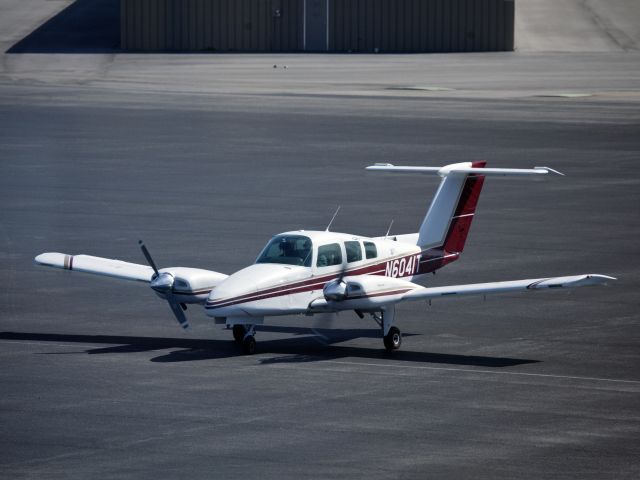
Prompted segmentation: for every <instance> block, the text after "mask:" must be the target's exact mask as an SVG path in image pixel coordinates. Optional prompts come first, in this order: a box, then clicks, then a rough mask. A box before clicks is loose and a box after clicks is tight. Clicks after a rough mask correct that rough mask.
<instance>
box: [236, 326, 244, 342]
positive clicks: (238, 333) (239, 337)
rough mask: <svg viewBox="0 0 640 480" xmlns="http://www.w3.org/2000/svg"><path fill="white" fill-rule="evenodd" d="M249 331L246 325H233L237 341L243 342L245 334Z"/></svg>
mask: <svg viewBox="0 0 640 480" xmlns="http://www.w3.org/2000/svg"><path fill="white" fill-rule="evenodd" d="M246 333H247V331H246V330H245V328H244V325H234V326H233V339H234V340H235V341H236V342H237V343H242V340H243V339H244V336H245V334H246Z"/></svg>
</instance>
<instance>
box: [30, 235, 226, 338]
mask: <svg viewBox="0 0 640 480" xmlns="http://www.w3.org/2000/svg"><path fill="white" fill-rule="evenodd" d="M140 247H141V248H142V253H143V254H144V256H145V257H146V258H147V260H148V262H149V266H147V265H140V264H137V263H130V262H123V261H122V260H114V259H111V258H103V257H93V256H91V255H68V254H66V253H58V252H46V253H41V254H40V255H38V256H37V257H36V258H35V262H36V263H37V264H38V265H44V266H47V267H54V268H62V269H65V270H72V271H75V272H84V273H93V274H96V275H103V276H107V277H113V278H119V279H122V280H133V281H137V282H145V283H148V284H149V286H150V287H151V289H152V290H154V291H155V292H156V293H157V294H158V295H159V296H160V297H161V298H163V299H164V300H166V301H167V302H168V303H169V306H170V307H171V311H172V312H173V314H174V316H175V317H176V319H177V320H178V323H180V325H181V326H182V327H183V328H188V326H189V322H188V321H187V318H186V317H185V314H184V310H186V309H187V307H186V305H187V304H189V303H202V304H203V303H204V302H205V301H206V299H207V297H208V295H209V293H210V292H211V290H212V289H214V288H215V287H216V286H217V285H218V284H219V283H220V282H222V281H223V280H224V279H225V278H227V275H225V274H224V273H219V272H214V271H211V270H203V269H200V268H188V267H169V268H163V269H160V270H158V268H157V267H156V264H155V263H154V262H153V259H152V258H151V255H150V254H149V251H148V250H147V248H146V247H145V246H144V244H143V243H142V242H140Z"/></svg>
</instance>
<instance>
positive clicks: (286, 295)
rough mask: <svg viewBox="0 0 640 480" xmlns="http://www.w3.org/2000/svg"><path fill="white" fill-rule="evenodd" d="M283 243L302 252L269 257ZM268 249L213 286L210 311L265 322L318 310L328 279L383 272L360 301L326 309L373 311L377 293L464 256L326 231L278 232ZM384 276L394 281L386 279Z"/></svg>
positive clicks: (244, 320)
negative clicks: (271, 318) (251, 262)
mask: <svg viewBox="0 0 640 480" xmlns="http://www.w3.org/2000/svg"><path fill="white" fill-rule="evenodd" d="M401 237H402V236H401ZM278 242H280V243H281V246H282V247H284V248H287V247H288V245H287V242H289V243H291V244H292V245H293V246H294V247H295V246H296V245H298V246H299V249H301V250H302V252H301V253H300V252H291V251H290V252H285V251H283V248H280V249H279V254H276V255H272V256H269V255H267V258H266V259H265V258H264V257H265V251H266V250H269V249H270V248H274V247H273V245H274V244H276V245H277V244H278ZM307 249H308V250H307ZM265 251H263V253H262V254H261V256H260V257H258V260H257V262H256V263H255V264H253V265H250V266H248V267H246V268H244V269H242V270H240V271H238V272H236V273H234V274H232V275H230V276H229V277H228V278H226V279H225V280H224V281H223V282H221V283H220V284H219V285H217V286H216V288H215V289H214V290H212V291H211V293H210V294H209V297H208V298H207V301H206V303H205V309H206V312H207V315H209V316H212V317H217V318H218V319H219V321H220V322H223V321H224V322H226V323H231V324H235V323H260V321H261V318H262V317H264V316H273V315H288V314H303V313H315V312H317V310H318V308H319V306H316V305H318V304H319V303H318V302H321V303H322V300H323V299H324V295H323V288H324V287H325V285H327V283H328V282H331V281H332V280H335V279H337V278H338V277H340V276H348V277H349V278H350V279H351V278H357V277H358V276H360V275H367V276H375V277H378V280H377V281H378V284H376V285H375V286H374V285H367V286H363V288H366V287H369V288H367V290H368V291H367V292H363V294H362V295H360V298H358V301H357V302H355V301H353V300H352V301H350V302H347V303H345V302H340V305H339V307H338V305H337V304H336V305H333V306H332V305H330V304H329V305H327V304H325V303H322V309H324V310H331V311H335V310H345V309H361V310H363V311H369V310H370V309H373V308H378V307H377V304H378V303H379V302H376V301H375V300H374V299H375V298H376V297H381V296H386V295H390V294H393V292H395V291H397V290H398V288H401V287H402V283H401V282H402V281H403V280H404V281H412V280H415V279H416V278H419V277H420V276H422V275H425V274H426V273H430V272H433V271H434V270H436V269H437V268H440V267H442V266H444V264H446V263H448V262H450V261H453V260H455V259H456V258H457V257H458V254H457V253H453V254H447V253H446V252H443V251H442V250H432V251H429V250H423V249H422V248H420V247H418V246H416V245H415V244H411V243H408V242H404V241H402V238H398V237H379V238H366V237H360V236H355V235H349V234H344V233H334V232H322V231H295V232H286V233H282V234H279V235H276V236H275V237H274V238H273V239H272V240H271V242H270V243H269V244H268V245H267V247H265ZM328 256H329V257H330V258H329V259H328V260H327V258H325V257H328ZM261 258H262V260H261ZM263 260H266V261H263ZM281 262H282V263H281ZM379 277H385V279H389V280H386V281H384V282H382V283H381V282H380V280H381V279H380V278H379ZM369 283H370V282H369ZM352 293H353V292H352ZM352 297H357V295H352ZM380 300H382V299H380ZM386 300H388V298H387V299H386ZM223 319H224V320H223Z"/></svg>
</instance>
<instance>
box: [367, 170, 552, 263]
mask: <svg viewBox="0 0 640 480" xmlns="http://www.w3.org/2000/svg"><path fill="white" fill-rule="evenodd" d="M485 165H486V162H484V161H478V162H464V163H454V164H451V165H446V166H444V167H414V166H396V165H392V164H388V163H385V164H375V165H373V166H370V167H367V170H370V171H381V172H394V173H406V174H417V173H418V174H431V175H433V174H436V175H439V176H440V177H442V181H441V182H440V186H439V187H438V190H437V192H436V194H435V196H434V197H433V200H432V201H431V205H430V206H429V209H428V210H427V214H426V215H425V217H424V220H423V221H422V224H421V225H420V230H419V231H418V233H414V234H408V235H398V236H397V237H396V238H397V240H398V241H403V242H410V243H414V244H415V245H418V246H419V247H420V248H421V249H422V252H423V254H427V256H428V257H430V258H433V259H440V261H437V262H432V263H431V267H432V268H429V269H428V270H435V269H436V268H440V267H442V266H444V265H445V264H447V263H450V262H452V261H454V260H457V259H458V257H459V256H460V254H461V253H462V251H463V250H464V245H465V243H466V240H467V236H468V235H469V230H470V229H471V222H472V221H473V217H474V215H475V213H476V207H477V206H478V200H479V198H480V193H481V192H482V187H483V185H484V179H485V177H487V176H498V177H506V176H534V177H540V176H542V175H546V174H548V173H555V174H558V175H562V174H561V173H560V172H558V171H556V170H553V169H551V168H548V167H534V168H530V169H529V168H527V169H521V168H486V167H485ZM421 270H423V269H421ZM421 273H426V271H424V270H423V271H421Z"/></svg>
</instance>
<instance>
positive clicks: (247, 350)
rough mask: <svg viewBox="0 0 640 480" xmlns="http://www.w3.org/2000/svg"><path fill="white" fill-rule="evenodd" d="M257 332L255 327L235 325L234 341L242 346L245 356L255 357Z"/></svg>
mask: <svg viewBox="0 0 640 480" xmlns="http://www.w3.org/2000/svg"><path fill="white" fill-rule="evenodd" d="M255 335H256V330H255V328H254V326H253V325H240V324H238V325H234V326H233V339H234V340H235V342H236V343H237V344H239V345H242V351H243V353H244V354H245V355H253V354H254V353H255V352H256V339H255Z"/></svg>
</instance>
